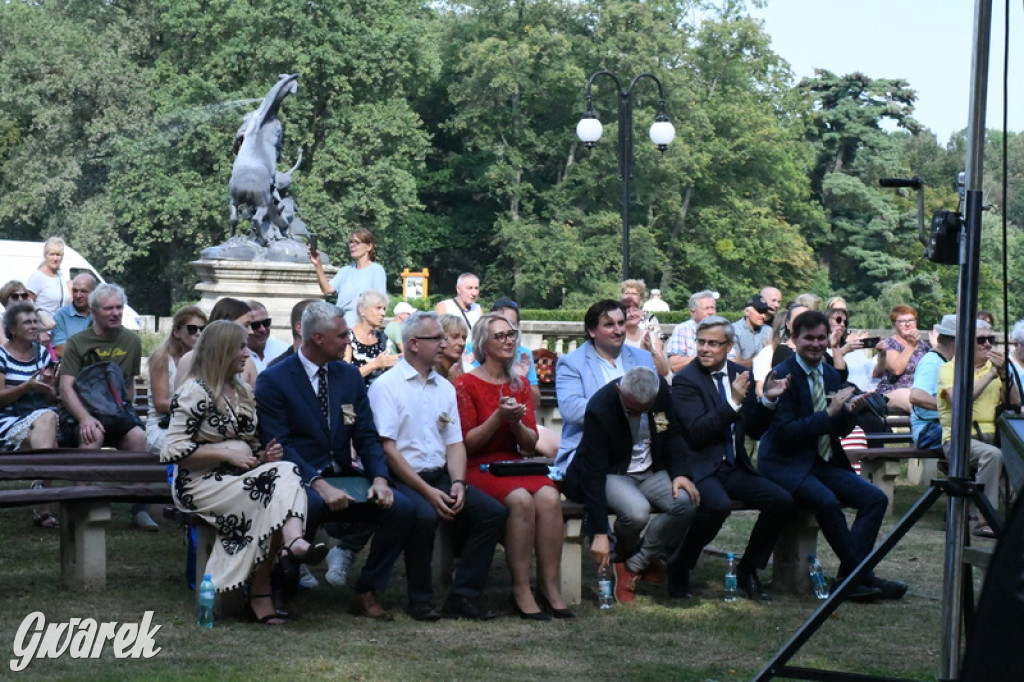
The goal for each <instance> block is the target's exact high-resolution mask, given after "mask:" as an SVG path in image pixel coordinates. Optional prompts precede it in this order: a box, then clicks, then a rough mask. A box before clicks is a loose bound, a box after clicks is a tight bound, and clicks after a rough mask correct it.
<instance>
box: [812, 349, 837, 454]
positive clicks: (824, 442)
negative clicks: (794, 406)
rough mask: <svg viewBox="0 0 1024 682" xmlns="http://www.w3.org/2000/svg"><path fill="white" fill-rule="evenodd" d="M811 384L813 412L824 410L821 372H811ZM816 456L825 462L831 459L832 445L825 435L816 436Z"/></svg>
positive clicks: (816, 370) (823, 389) (823, 384)
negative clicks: (819, 456) (812, 387)
mask: <svg viewBox="0 0 1024 682" xmlns="http://www.w3.org/2000/svg"><path fill="white" fill-rule="evenodd" d="M811 383H812V384H813V386H814V390H813V391H811V400H812V401H813V402H814V411H815V412H820V411H821V410H824V409H825V382H824V381H822V379H821V370H819V369H812V370H811ZM818 454H819V455H821V458H822V459H823V460H825V461H826V462H827V461H829V460H830V459H832V443H831V442H830V440H829V437H828V436H827V435H825V436H818Z"/></svg>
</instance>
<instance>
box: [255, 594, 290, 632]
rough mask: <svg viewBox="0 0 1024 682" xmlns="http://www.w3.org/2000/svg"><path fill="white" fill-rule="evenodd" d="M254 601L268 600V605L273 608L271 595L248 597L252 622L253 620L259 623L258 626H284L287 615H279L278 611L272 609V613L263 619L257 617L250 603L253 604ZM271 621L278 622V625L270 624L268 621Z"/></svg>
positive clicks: (272, 596)
mask: <svg viewBox="0 0 1024 682" xmlns="http://www.w3.org/2000/svg"><path fill="white" fill-rule="evenodd" d="M254 599H269V600H270V605H271V606H274V595H272V594H250V595H249V612H250V613H251V614H252V617H253V620H255V621H256V622H257V623H259V624H260V625H284V624H285V623H287V622H288V617H287V615H288V614H285V613H281V612H280V611H278V610H277V608H276V607H275V608H274V611H273V612H272V613H268V614H267V615H265V616H263V617H260V616H257V615H256V609H254V608H253V607H252V602H253V600H254ZM272 620H277V621H280V622H278V623H271V622H270V621H272Z"/></svg>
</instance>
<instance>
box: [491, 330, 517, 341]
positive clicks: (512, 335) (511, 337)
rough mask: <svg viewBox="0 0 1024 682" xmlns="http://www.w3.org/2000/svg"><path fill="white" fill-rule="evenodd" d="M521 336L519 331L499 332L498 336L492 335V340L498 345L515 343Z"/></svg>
mask: <svg viewBox="0 0 1024 682" xmlns="http://www.w3.org/2000/svg"><path fill="white" fill-rule="evenodd" d="M518 336H519V332H517V331H507V332H498V333H497V334H491V338H492V339H494V340H495V341H497V342H498V343H505V342H506V341H515V340H516V337H518Z"/></svg>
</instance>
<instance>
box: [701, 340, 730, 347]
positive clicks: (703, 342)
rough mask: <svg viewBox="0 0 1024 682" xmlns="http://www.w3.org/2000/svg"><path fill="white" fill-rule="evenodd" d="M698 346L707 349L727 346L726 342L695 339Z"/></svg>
mask: <svg viewBox="0 0 1024 682" xmlns="http://www.w3.org/2000/svg"><path fill="white" fill-rule="evenodd" d="M697 345H698V346H707V347H709V348H722V347H723V346H727V345H729V342H728V341H715V340H714V339H697Z"/></svg>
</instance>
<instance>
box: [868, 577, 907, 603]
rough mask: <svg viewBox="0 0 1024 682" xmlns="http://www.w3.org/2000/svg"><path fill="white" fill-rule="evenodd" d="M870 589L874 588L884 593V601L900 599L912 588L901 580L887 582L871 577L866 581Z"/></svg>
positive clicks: (883, 579)
mask: <svg viewBox="0 0 1024 682" xmlns="http://www.w3.org/2000/svg"><path fill="white" fill-rule="evenodd" d="M864 584H865V585H867V586H868V587H874V588H876V589H877V590H878V591H880V592H881V593H882V599H900V598H901V597H903V595H905V594H906V593H907V589H908V588H909V587H910V586H909V585H907V584H906V583H905V582H903V581H901V580H886V579H885V578H879V577H878V576H871V577H870V578H868V579H867V580H865V581H864Z"/></svg>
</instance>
